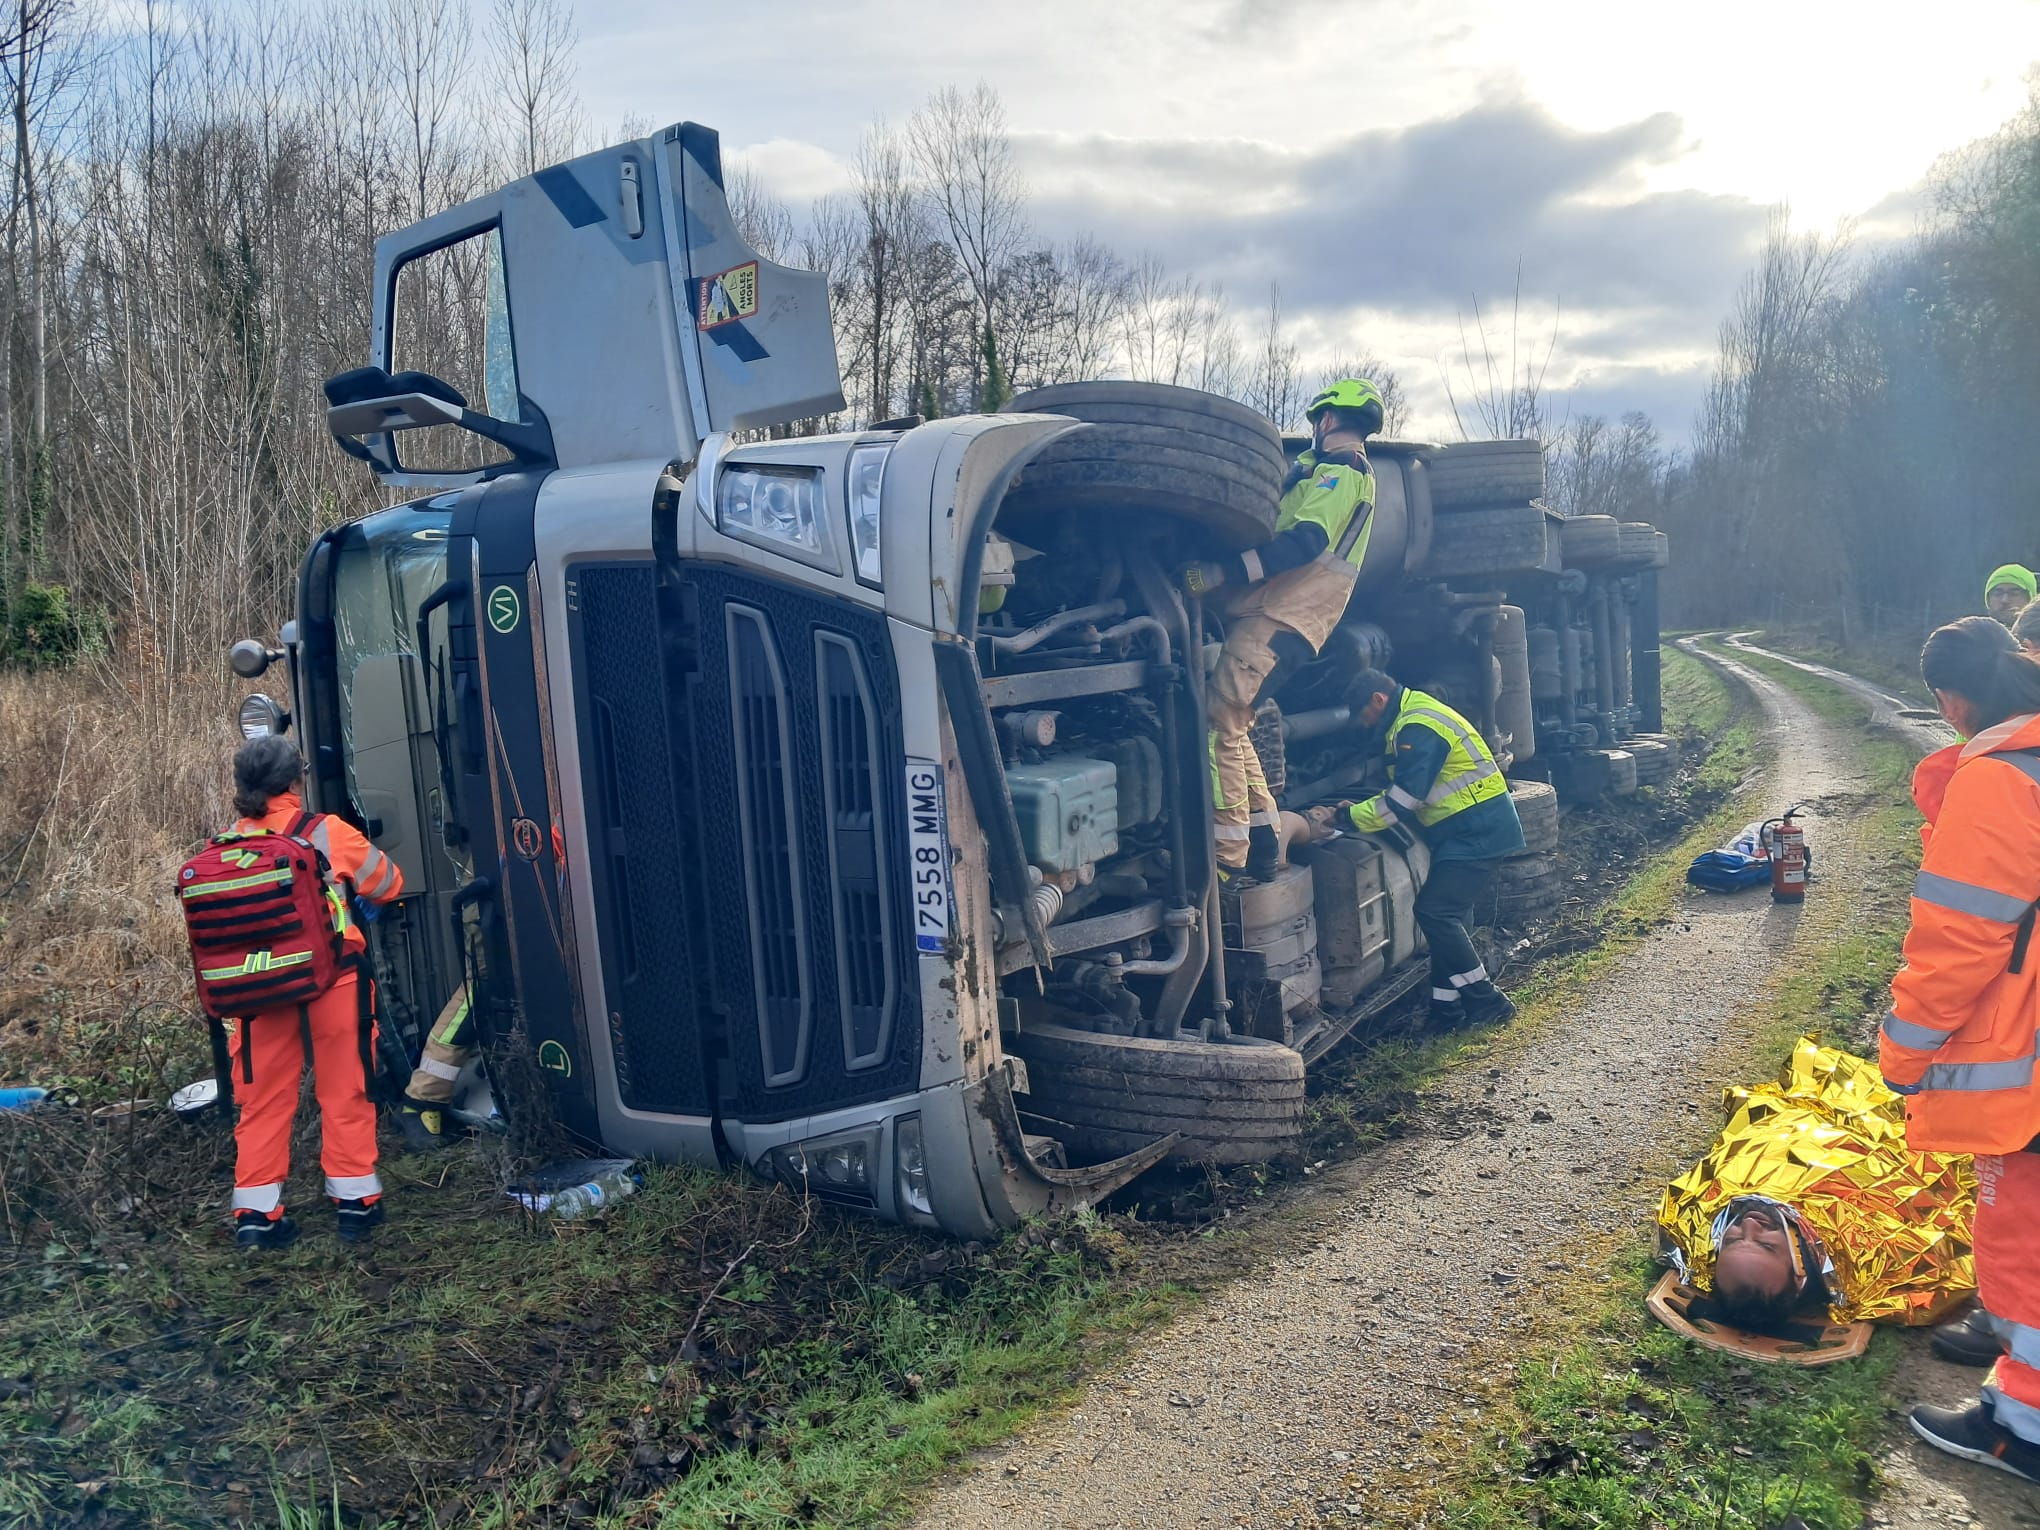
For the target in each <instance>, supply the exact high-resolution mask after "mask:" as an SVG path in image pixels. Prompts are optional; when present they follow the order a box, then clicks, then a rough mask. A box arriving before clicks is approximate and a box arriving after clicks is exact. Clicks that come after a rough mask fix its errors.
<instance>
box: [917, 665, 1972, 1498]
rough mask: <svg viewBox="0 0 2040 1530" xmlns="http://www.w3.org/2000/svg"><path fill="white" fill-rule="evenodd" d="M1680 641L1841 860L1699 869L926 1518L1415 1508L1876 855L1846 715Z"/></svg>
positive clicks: (1703, 1129) (1746, 1068)
mask: <svg viewBox="0 0 2040 1530" xmlns="http://www.w3.org/2000/svg"><path fill="white" fill-rule="evenodd" d="M1689 651H1693V652H1697V653H1698V655H1699V656H1700V657H1702V658H1704V659H1706V660H1707V661H1708V662H1710V663H1714V664H1716V665H1717V666H1718V667H1719V668H1721V669H1722V670H1724V671H1725V672H1727V673H1729V674H1731V675H1732V676H1733V677H1734V678H1735V679H1736V680H1737V681H1738V682H1739V683H1741V684H1742V685H1743V686H1744V687H1745V688H1746V689H1747V690H1748V691H1749V693H1750V694H1751V696H1752V697H1753V698H1754V700H1755V701H1756V703H1757V705H1758V706H1759V707H1760V708H1761V710H1762V713H1763V715H1764V720H1765V726H1766V732H1767V736H1768V740H1769V744H1770V748H1769V751H1768V756H1769V757H1768V763H1767V766H1766V768H1765V769H1764V770H1763V771H1762V772H1761V775H1760V777H1759V779H1758V780H1756V781H1754V782H1752V783H1751V784H1750V785H1749V787H1748V788H1747V789H1746V792H1745V799H1746V800H1747V801H1748V803H1749V806H1750V808H1751V810H1752V811H1753V812H1754V810H1755V809H1757V808H1759V807H1762V808H1765V809H1766V810H1767V811H1776V806H1774V804H1776V805H1782V804H1784V803H1785V802H1789V801H1793V800H1799V801H1803V802H1805V803H1806V804H1807V807H1808V809H1809V812H1808V815H1807V821H1808V824H1809V837H1810V838H1811V839H1812V840H1813V842H1814V843H1815V844H1816V845H1817V846H1818V849H1819V853H1820V856H1821V862H1820V866H1821V872H1822V876H1821V879H1820V884H1817V885H1816V888H1815V890H1814V891H1813V893H1812V894H1811V895H1810V896H1809V898H1808V901H1807V902H1806V903H1805V904H1804V905H1777V904H1773V903H1772V902H1771V901H1770V899H1769V898H1767V897H1765V896H1764V895H1763V893H1762V892H1761V891H1753V892H1750V893H1746V894H1743V895H1739V896H1735V897H1718V896H1709V895H1706V894H1701V893H1698V892H1693V891H1690V890H1689V891H1688V892H1687V893H1686V895H1685V896H1683V897H1682V899H1681V901H1680V902H1679V903H1678V905H1677V906H1676V908H1675V910H1674V912H1673V913H1672V915H1671V916H1670V917H1669V918H1668V919H1667V920H1666V922H1665V923H1664V924H1663V925H1661V926H1660V927H1659V928H1658V929H1656V930H1654V931H1653V932H1651V933H1650V934H1649V935H1647V936H1645V937H1644V938H1643V939H1642V940H1641V941H1640V942H1639V943H1638V944H1637V945H1636V946H1635V947H1634V948H1633V949H1631V950H1630V951H1628V952H1627V953H1626V954H1624V955H1623V956H1622V957H1621V958H1620V959H1619V961H1618V963H1617V964H1616V966H1615V967H1614V968H1613V969H1612V970H1611V971H1610V972H1609V973H1608V974H1607V976H1606V977H1605V978H1603V979H1602V980H1600V981H1598V982H1597V983H1596V984H1595V985H1594V986H1593V988H1592V989H1591V990H1589V991H1588V992H1587V993H1586V994H1585V995H1584V996H1583V997H1582V999H1581V1000H1580V1001H1579V1002H1578V1003H1577V1004H1574V1005H1573V1006H1571V1007H1570V1008H1569V1009H1568V1010H1567V1011H1566V1012H1565V1013H1561V1014H1554V1015H1551V1016H1548V1017H1545V1018H1541V1019H1538V1020H1535V1021H1532V1022H1527V1023H1520V1024H1518V1025H1517V1026H1516V1027H1513V1028H1512V1029H1510V1030H1509V1031H1507V1032H1504V1033H1502V1034H1500V1035H1498V1036H1496V1037H1495V1038H1494V1039H1493V1040H1492V1042H1490V1043H1488V1044H1487V1046H1486V1048H1485V1051H1486V1053H1487V1055H1486V1056H1485V1057H1480V1056H1478V1055H1477V1056H1475V1057H1474V1058H1470V1059H1465V1060H1462V1063H1461V1065H1460V1066H1459V1067H1458V1068H1457V1069H1456V1070H1455V1071H1454V1073H1453V1074H1452V1075H1451V1076H1450V1077H1448V1078H1447V1079H1445V1080H1444V1081H1443V1082H1442V1083H1440V1084H1439V1085H1438V1086H1437V1087H1436V1088H1435V1089H1434V1090H1433V1091H1432V1092H1431V1093H1430V1094H1429V1095H1428V1096H1427V1097H1426V1099H1425V1101H1424V1103H1423V1109H1422V1117H1423V1124H1422V1125H1420V1126H1418V1127H1417V1128H1416V1129H1415V1130H1414V1131H1413V1133H1412V1135H1410V1136H1409V1137H1406V1138H1402V1139H1399V1140H1397V1141H1395V1142H1392V1143H1390V1144H1389V1145H1387V1146H1386V1147H1383V1148H1381V1149H1379V1150H1377V1151H1375V1152H1372V1153H1370V1154H1367V1155H1366V1156H1364V1157H1361V1158H1357V1159H1354V1160H1351V1161H1348V1162H1346V1163H1342V1164H1339V1165H1336V1166H1334V1167H1332V1168H1330V1169H1329V1170H1327V1171H1324V1172H1323V1174H1322V1186H1321V1188H1320V1189H1318V1190H1317V1191H1316V1192H1315V1193H1314V1194H1313V1195H1312V1196H1311V1197H1310V1198H1309V1201H1308V1204H1307V1205H1304V1206H1303V1207H1301V1208H1300V1209H1298V1210H1296V1211H1295V1212H1294V1215H1296V1216H1297V1217H1298V1218H1300V1219H1302V1220H1303V1221H1305V1222H1306V1223H1307V1224H1308V1230H1307V1234H1306V1235H1303V1236H1298V1237H1296V1238H1295V1239H1294V1241H1293V1242H1290V1240H1287V1239H1285V1240H1284V1241H1285V1243H1288V1244H1289V1248H1288V1251H1287V1252H1283V1253H1280V1254H1276V1255H1274V1256H1272V1257H1267V1258H1263V1259H1261V1260H1259V1261H1257V1262H1256V1267H1255V1268H1254V1270H1253V1271H1252V1272H1251V1273H1247V1274H1245V1275H1243V1277H1242V1278H1241V1279H1239V1280H1236V1281H1234V1282H1232V1283H1231V1284H1230V1285H1228V1286H1226V1287H1224V1288H1222V1289H1220V1290H1217V1291H1215V1292H1213V1293H1212V1294H1211V1295H1210V1296H1209V1298H1208V1299H1207V1300H1206V1301H1205V1302H1204V1303H1203V1304H1202V1305H1201V1306H1199V1307H1198V1308H1196V1309H1194V1310H1193V1311H1191V1312H1190V1313H1188V1314H1187V1315H1186V1316H1184V1317H1183V1318H1181V1319H1179V1320H1177V1321H1176V1322H1175V1323H1173V1324H1171V1325H1170V1326H1168V1327H1166V1328H1164V1329H1162V1330H1160V1331H1158V1332H1156V1333H1154V1334H1152V1335H1151V1336H1149V1337H1147V1338H1146V1339H1145V1340H1143V1341H1141V1342H1140V1343H1138V1344H1136V1345H1135V1346H1134V1347H1133V1348H1132V1349H1131V1350H1130V1351H1129V1352H1128V1353H1126V1354H1125V1355H1123V1356H1121V1357H1119V1358H1118V1359H1116V1360H1115V1361H1114V1362H1113V1363H1112V1364H1111V1365H1110V1366H1109V1367H1107V1368H1106V1369H1105V1370H1103V1371H1102V1372H1100V1373H1099V1374H1097V1375H1095V1376H1094V1377H1092V1378H1091V1379H1090V1380H1089V1381H1088V1382H1087V1383H1086V1384H1085V1385H1084V1387H1083V1388H1082V1390H1081V1392H1080V1393H1079V1394H1078V1396H1077V1397H1076V1399H1075V1400H1074V1402H1073V1403H1072V1404H1071V1405H1070V1407H1069V1408H1068V1409H1067V1410H1066V1411H1065V1412H1063V1413H1061V1414H1059V1415H1057V1416H1055V1417H1053V1418H1049V1419H1045V1420H1042V1421H1040V1422H1038V1423H1037V1424H1036V1425H1034V1426H1033V1427H1031V1428H1029V1429H1028V1430H1026V1431H1024V1432H1023V1433H1022V1434H1021V1435H1020V1436H1019V1437H1017V1438H1016V1439H1015V1440H1013V1441H1012V1442H1010V1443H1008V1444H1006V1445H1004V1446H1002V1447H999V1448H997V1449H994V1450H991V1451H989V1452H986V1453H984V1454H983V1455H982V1456H980V1457H979V1458H978V1460H977V1461H976V1463H975V1467H974V1469H973V1470H971V1471H969V1473H968V1474H967V1475H963V1476H961V1477H958V1478H954V1479H952V1480H950V1481H949V1482H947V1483H944V1484H942V1485H941V1486H939V1487H938V1488H937V1489H936V1490H935V1491H934V1492H933V1493H932V1494H931V1495H930V1496H929V1498H928V1500H927V1501H926V1503H925V1504H924V1505H923V1507H922V1510H921V1513H920V1514H919V1516H918V1517H917V1518H916V1519H915V1520H914V1522H913V1523H914V1524H916V1525H917V1526H920V1527H924V1530H938V1527H940V1530H951V1527H954V1530H980V1527H982V1530H994V1527H996V1530H1007V1527H1010V1526H1013V1525H1029V1526H1033V1525H1042V1526H1050V1525H1053V1526H1067V1527H1073V1530H1074V1527H1086V1530H1088V1527H1097V1530H1104V1527H1122V1526H1126V1527H1133V1526H1140V1527H1146V1526H1156V1527H1162V1526H1170V1527H1173V1526H1204V1525H1247V1526H1293V1525H1321V1524H1328V1523H1329V1524H1337V1523H1355V1522H1358V1523H1363V1524H1370V1525H1394V1524H1398V1523H1407V1522H1409V1518H1410V1517H1409V1515H1408V1514H1406V1513H1405V1512H1404V1504H1405V1500H1406V1496H1407V1486H1408V1485H1409V1484H1411V1483H1413V1482H1418V1481H1422V1480H1424V1479H1425V1478H1429V1477H1435V1476H1436V1475H1437V1474H1439V1473H1440V1472H1441V1471H1443V1470H1444V1469H1445V1466H1446V1465H1447V1463H1446V1462H1445V1461H1443V1460H1440V1459H1426V1458H1425V1456H1424V1452H1426V1451H1440V1450H1444V1449H1447V1448H1448V1447H1449V1442H1450V1441H1451V1439H1452V1438H1453V1437H1454V1436H1455V1434H1457V1435H1460V1436H1465V1437H1472V1436H1476V1435H1478V1434H1480V1433H1481V1432H1482V1431H1483V1430H1484V1429H1485V1428H1486V1427H1487V1425H1486V1424H1485V1422H1484V1420H1485V1417H1486V1415H1487V1413H1488V1410H1489V1409H1490V1408H1491V1407H1492V1406H1493V1403H1494V1401H1495V1400H1496V1399H1497V1398H1498V1396H1499V1395H1500V1394H1501V1393H1502V1392H1503V1391H1504V1390H1505V1389H1506V1388H1507V1387H1508V1386H1509V1385H1510V1382H1511V1379H1512V1377H1513V1367H1514V1363H1515V1360H1516V1348H1515V1344H1514V1343H1513V1342H1512V1340H1513V1339H1515V1338H1518V1337H1520V1336H1521V1335H1523V1334H1524V1333H1526V1332H1527V1331H1528V1330H1529V1329H1530V1327H1531V1325H1532V1323H1533V1321H1534V1320H1535V1315H1536V1314H1537V1313H1538V1311H1539V1309H1540V1308H1541V1307H1542V1306H1544V1305H1546V1304H1547V1303H1548V1302H1549V1301H1550V1300H1552V1299H1553V1298H1554V1297H1556V1296H1557V1294H1558V1293H1559V1292H1560V1290H1561V1289H1563V1288H1566V1287H1569V1286H1574V1285H1576V1284H1577V1282H1578V1281H1579V1279H1580V1278H1581V1277H1580V1275H1579V1274H1578V1271H1579V1269H1580V1268H1581V1267H1583V1266H1584V1267H1586V1268H1589V1269H1591V1268H1594V1267H1596V1265H1597V1264H1598V1263H1599V1256H1600V1255H1602V1254H1604V1253H1605V1252H1606V1251H1607V1250H1608V1249H1609V1248H1611V1247H1612V1246H1613V1245H1614V1244H1615V1243H1616V1242H1617V1241H1618V1240H1619V1239H1620V1238H1622V1237H1623V1236H1624V1235H1626V1234H1627V1233H1628V1232H1629V1231H1630V1230H1631V1229H1633V1228H1634V1227H1635V1226H1637V1225H1638V1224H1639V1222H1641V1221H1643V1220H1645V1219H1647V1218H1648V1217H1649V1216H1650V1215H1651V1212H1652V1210H1653V1209H1654V1205H1655V1202H1656V1199H1657V1193H1658V1189H1659V1186H1660V1185H1661V1184H1662V1183H1663V1181H1664V1179H1665V1177H1666V1176H1668V1175H1669V1174H1670V1173H1672V1172H1675V1171H1676V1170H1677V1169H1678V1168H1679V1167H1680V1166H1681V1165H1682V1163H1683V1162H1685V1161H1687V1160H1689V1159H1690V1157H1691V1156H1692V1154H1694V1153H1695V1152H1697V1151H1698V1150H1699V1149H1700V1148H1701V1147H1703V1146H1704V1145H1705V1143H1706V1141H1707V1139H1708V1137H1709V1135H1710V1134H1711V1133H1712V1131H1713V1130H1714V1128H1715V1125H1716V1112H1715V1110H1714V1109H1713V1105H1712V1102H1713V1101H1714V1100H1716V1099H1718V1097H1719V1091H1720V1090H1721V1088H1722V1087H1723V1086H1724V1085H1726V1084H1729V1083H1734V1082H1740V1081H1743V1080H1745V1079H1746V1078H1747V1077H1748V1076H1749V1075H1750V1070H1751V1067H1752V1062H1751V1059H1750V1058H1749V1056H1748V1044H1747V1039H1746V1035H1745V1030H1746V1024H1747V1020H1748V1017H1749V1016H1750V1015H1752V1014H1753V1013H1756V1012H1758V1011H1759V1010H1760V1009H1761V1007H1762V1003H1763V997H1764V995H1765V993H1766V992H1767V989H1768V987H1769V985H1770V983H1771V981H1772V980H1773V978H1774V975H1775V973H1776V972H1777V970H1778V969H1779V967H1780V965H1781V963H1783V962H1784V961H1786V960H1788V959H1790V957H1791V956H1792V955H1793V954H1794V953H1797V952H1803V951H1812V950H1816V949H1818V948H1819V947H1820V946H1821V945H1822V944H1824V943H1826V942H1828V941H1831V940H1834V939H1836V938H1839V936H1840V935H1841V934H1842V933H1843V932H1844V931H1845V930H1846V928H1847V926H1848V923H1849V919H1850V908H1849V904H1850V902H1851V901H1852V900H1850V899H1848V898H1846V897H1845V896H1843V895H1842V893H1841V891H1840V890H1841V889H1845V888H1846V887H1847V886H1848V885H1849V882H1850V879H1851V877H1853V876H1858V875H1863V874H1867V873H1868V871H1869V868H1870V862H1871V860H1872V859H1873V856H1872V852H1871V846H1870V845H1869V844H1868V842H1867V839H1868V837H1867V835H1866V834H1865V833H1864V831H1863V829H1862V827H1861V819H1862V816H1863V815H1861V814H1852V813H1851V811H1850V809H1851V807H1852V806H1853V805H1855V804H1858V803H1860V802H1861V801H1862V800H1863V799H1864V798H1865V796H1866V794H1867V792H1868V786H1869V783H1868V780H1867V778H1866V777H1865V775H1864V774H1863V772H1862V770H1861V768H1860V766H1859V764H1858V763H1857V756H1858V753H1859V751H1857V750H1856V749H1854V748H1852V747H1851V731H1852V730H1851V729H1850V728H1848V727H1846V726H1842V725H1837V724H1835V723H1831V722H1828V721H1826V720H1824V719H1823V718H1821V717H1820V716H1819V715H1818V714H1817V713H1816V712H1815V711H1814V710H1813V709H1812V708H1810V707H1809V706H1807V705H1806V703H1805V702H1803V701H1801V700H1800V699H1799V698H1798V697H1796V696H1795V695H1793V694H1792V692H1791V691H1789V690H1788V689H1786V688H1785V687H1783V686H1781V685H1779V684H1778V683H1776V682H1775V681H1773V680H1770V679H1769V678H1767V677H1766V676H1764V675H1761V674H1759V673H1757V672H1756V671H1755V670H1754V669H1752V668H1750V667H1749V666H1747V665H1743V664H1739V663H1737V662H1735V661H1734V660H1732V659H1726V658H1723V657H1721V656H1720V655H1718V654H1715V653H1711V652H1704V651H1699V650H1697V649H1689ZM1830 890H1832V891H1830ZM1823 892H1826V893H1827V896H1822V894H1823ZM1760 1071H1761V1069H1760ZM1951 1464H1957V1463H1951ZM1894 1523H1895V1524H1896V1523H1903V1522H1897V1521H1895V1522H1894ZM1932 1523H1935V1524H1945V1523H1947V1521H1946V1520H1935V1521H1932ZM1957 1523H1960V1521H1957Z"/></svg>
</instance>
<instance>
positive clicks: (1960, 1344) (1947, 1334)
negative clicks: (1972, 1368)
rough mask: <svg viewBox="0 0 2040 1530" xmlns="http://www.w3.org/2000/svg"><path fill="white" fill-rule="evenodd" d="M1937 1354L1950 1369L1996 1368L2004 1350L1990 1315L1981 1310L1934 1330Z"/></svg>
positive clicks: (1933, 1340) (1977, 1309)
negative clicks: (1963, 1367) (1991, 1324)
mask: <svg viewBox="0 0 2040 1530" xmlns="http://www.w3.org/2000/svg"><path fill="white" fill-rule="evenodd" d="M1929 1342H1930V1343H1931V1344H1932V1345H1933V1346H1934V1353H1935V1354H1937V1355H1939V1356H1940V1357H1941V1358H1942V1359H1943V1360H1946V1361H1947V1362H1948V1363H1949V1364H1950V1365H1996V1364H1997V1362H1998V1358H1999V1357H2000V1356H2001V1355H2003V1354H2004V1352H2005V1346H2004V1344H2003V1343H2002V1342H2001V1341H2000V1340H1999V1338H1998V1336H1997V1333H1996V1331H1995V1330H1994V1329H1992V1327H1991V1326H1990V1314H1989V1313H1988V1312H1985V1311H1984V1310H1983V1309H1982V1308H1981V1307H1978V1308H1976V1309H1975V1310H1974V1311H1972V1312H1971V1313H1970V1314H1969V1316H1967V1317H1966V1318H1964V1319H1963V1320H1962V1321H1961V1322H1959V1323H1947V1324H1943V1325H1942V1326H1941V1327H1939V1328H1936V1329H1935V1330H1934V1334H1933V1338H1932V1339H1931V1340H1930V1341H1929Z"/></svg>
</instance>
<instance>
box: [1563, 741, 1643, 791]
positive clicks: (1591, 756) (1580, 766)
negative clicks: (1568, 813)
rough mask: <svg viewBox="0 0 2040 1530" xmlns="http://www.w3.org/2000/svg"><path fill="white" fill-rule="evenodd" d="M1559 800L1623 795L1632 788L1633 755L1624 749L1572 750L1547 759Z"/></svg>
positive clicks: (1634, 762)
mask: <svg viewBox="0 0 2040 1530" xmlns="http://www.w3.org/2000/svg"><path fill="white" fill-rule="evenodd" d="M1551 783H1552V785H1554V786H1556V787H1557V788H1558V796H1559V801H1561V802H1592V801H1593V800H1594V799H1595V798H1597V797H1609V796H1613V797H1626V796H1628V795H1629V794H1630V793H1631V792H1633V791H1635V790H1636V756H1635V755H1633V754H1631V753H1630V752H1629V751H1628V750H1626V749H1575V750H1572V751H1571V752H1570V753H1567V754H1562V755H1555V756H1553V757H1552V760H1551Z"/></svg>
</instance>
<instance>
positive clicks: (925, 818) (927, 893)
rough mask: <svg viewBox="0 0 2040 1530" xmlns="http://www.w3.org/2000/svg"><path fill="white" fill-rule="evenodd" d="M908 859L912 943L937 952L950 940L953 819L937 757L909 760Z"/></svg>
mask: <svg viewBox="0 0 2040 1530" xmlns="http://www.w3.org/2000/svg"><path fill="white" fill-rule="evenodd" d="M907 860H908V864H909V867H910V880H911V881H912V884H913V889H914V893H913V909H914V947H915V949H916V950H919V951H933V952H938V953H939V952H940V951H941V950H942V949H943V947H944V946H945V945H947V944H948V942H949V817H948V814H947V813H946V812H945V811H944V809H943V802H942V766H941V764H940V762H938V761H935V760H908V761H907Z"/></svg>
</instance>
